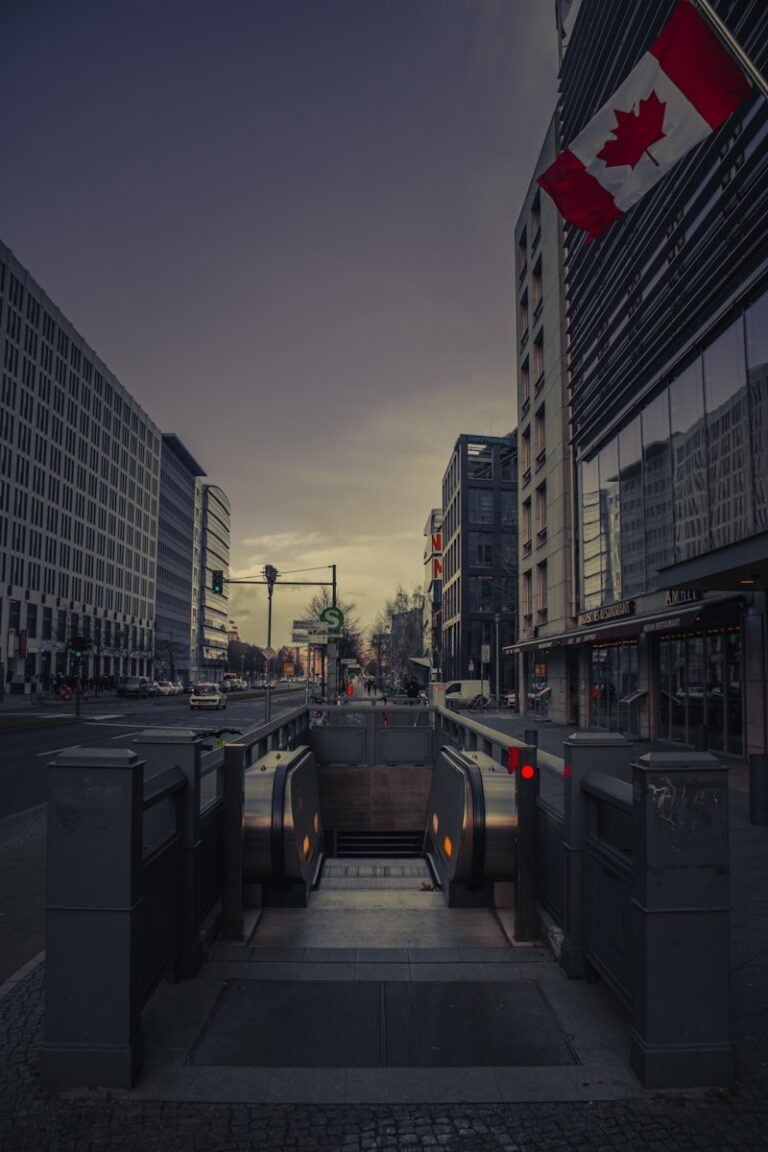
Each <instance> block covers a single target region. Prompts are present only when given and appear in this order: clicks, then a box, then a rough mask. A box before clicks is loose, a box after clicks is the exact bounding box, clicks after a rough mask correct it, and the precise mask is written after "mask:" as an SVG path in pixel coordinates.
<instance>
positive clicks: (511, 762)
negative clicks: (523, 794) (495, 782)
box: [507, 748, 520, 776]
mask: <svg viewBox="0 0 768 1152" xmlns="http://www.w3.org/2000/svg"><path fill="white" fill-rule="evenodd" d="M519 767H520V749H519V748H507V772H509V774H510V776H511V775H512V773H513V772H514V771H515V770H516V769H517V768H519Z"/></svg>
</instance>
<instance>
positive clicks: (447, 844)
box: [443, 836, 453, 860]
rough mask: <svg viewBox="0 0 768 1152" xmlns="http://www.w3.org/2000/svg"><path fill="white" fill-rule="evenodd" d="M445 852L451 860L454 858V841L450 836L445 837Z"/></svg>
mask: <svg viewBox="0 0 768 1152" xmlns="http://www.w3.org/2000/svg"><path fill="white" fill-rule="evenodd" d="M443 852H444V853H445V855H446V856H447V857H448V859H449V860H450V858H451V856H453V841H452V840H451V838H450V836H443Z"/></svg>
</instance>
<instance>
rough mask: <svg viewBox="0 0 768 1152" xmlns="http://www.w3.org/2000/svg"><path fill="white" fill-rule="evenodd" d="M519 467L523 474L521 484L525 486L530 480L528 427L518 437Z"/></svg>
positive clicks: (529, 437) (529, 436)
mask: <svg viewBox="0 0 768 1152" xmlns="http://www.w3.org/2000/svg"><path fill="white" fill-rule="evenodd" d="M520 467H521V468H522V472H523V483H524V484H526V483H527V482H528V481H529V480H530V478H531V428H530V425H529V426H528V427H527V428H526V429H525V431H524V432H523V434H522V436H521V437H520Z"/></svg>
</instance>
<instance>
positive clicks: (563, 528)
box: [507, 120, 578, 724]
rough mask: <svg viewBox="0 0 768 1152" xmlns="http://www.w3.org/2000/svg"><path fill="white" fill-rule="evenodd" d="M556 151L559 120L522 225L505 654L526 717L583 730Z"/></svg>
mask: <svg viewBox="0 0 768 1152" xmlns="http://www.w3.org/2000/svg"><path fill="white" fill-rule="evenodd" d="M557 151H558V148H557V134H556V122H555V121H554V120H553V121H552V123H551V124H550V126H549V130H548V131H547V135H546V138H545V140H544V145H543V147H542V150H541V154H540V155H539V158H538V161H537V163H536V168H535V172H534V179H533V180H532V181H531V184H530V186H529V188H528V192H527V194H526V197H525V200H524V202H523V206H522V209H521V211H520V215H519V217H518V221H517V225H516V228H515V247H516V273H517V276H516V284H517V287H516V298H517V410H518V438H519V439H518V444H519V448H520V452H519V460H518V477H519V490H518V501H519V505H518V514H519V521H518V524H519V533H520V593H519V594H520V626H519V629H518V641H517V644H516V645H513V646H512V648H510V649H508V650H507V651H508V653H510V654H511V653H513V652H515V653H517V654H518V658H519V679H518V683H519V693H518V703H519V707H520V711H521V712H523V713H531V714H533V715H537V716H542V717H548V718H549V719H551V720H553V721H555V722H557V723H560V724H567V723H574V724H576V723H578V708H577V701H578V663H577V659H576V650H575V649H574V648H572V647H568V646H566V645H564V644H560V643H557V644H553V643H552V640H551V638H552V637H560V636H562V634H563V633H564V632H565V631H567V630H569V629H572V628H573V627H575V624H576V614H577V604H576V580H575V571H576V569H575V557H576V551H575V548H576V545H575V538H574V531H573V525H574V519H575V517H574V508H573V496H574V493H573V483H572V477H573V453H572V449H571V446H570V435H569V432H570V429H569V407H568V390H567V373H566V358H565V323H564V297H563V246H562V225H561V221H560V216H559V214H558V212H557V210H556V208H555V206H554V204H553V203H552V201H551V200H550V199H549V197H548V196H545V195H544V194H543V193H542V191H541V189H540V188H539V187H538V185H537V184H536V180H535V177H536V176H537V175H538V174H539V173H540V172H542V171H544V169H546V168H547V167H549V165H550V164H551V163H552V161H553V160H554V158H555V156H556V154H557Z"/></svg>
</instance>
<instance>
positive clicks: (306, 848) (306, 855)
mask: <svg viewBox="0 0 768 1152" xmlns="http://www.w3.org/2000/svg"><path fill="white" fill-rule="evenodd" d="M301 847H302V850H303V852H304V859H305V860H309V853H310V852H311V850H312V844H311V843H310V839H309V836H305V837H304V840H303V841H302V845H301Z"/></svg>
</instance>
